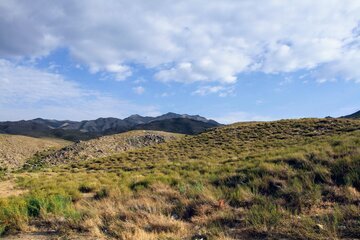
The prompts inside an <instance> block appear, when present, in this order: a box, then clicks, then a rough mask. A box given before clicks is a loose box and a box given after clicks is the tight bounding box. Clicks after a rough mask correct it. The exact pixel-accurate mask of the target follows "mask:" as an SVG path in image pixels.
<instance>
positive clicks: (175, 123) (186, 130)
mask: <svg viewBox="0 0 360 240" xmlns="http://www.w3.org/2000/svg"><path fill="white" fill-rule="evenodd" d="M216 126H219V124H218V123H214V122H213V121H207V122H202V121H197V120H193V119H188V118H171V119H162V120H156V121H151V122H149V123H146V124H141V125H137V126H135V127H134V128H133V129H138V130H140V129H142V130H157V131H165V132H174V133H183V134H190V135H191V134H197V133H201V132H203V131H205V130H206V129H208V128H212V127H216Z"/></svg>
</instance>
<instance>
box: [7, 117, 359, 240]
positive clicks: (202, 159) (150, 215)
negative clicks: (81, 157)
mask: <svg viewBox="0 0 360 240" xmlns="http://www.w3.org/2000/svg"><path fill="white" fill-rule="evenodd" d="M13 177H14V178H16V179H17V183H18V186H20V187H22V188H26V189H28V190H29V193H28V194H27V195H24V196H19V197H13V198H7V199H2V200H0V233H1V234H13V233H16V232H19V231H20V232H21V231H29V230H33V229H34V228H38V229H41V228H47V229H54V230H57V231H59V233H60V234H64V235H71V234H75V235H76V234H80V233H81V234H87V235H89V236H93V237H97V238H103V237H104V238H105V237H106V238H115V239H201V238H203V239H264V238H267V239H279V238H286V239H340V238H357V237H359V236H360V230H359V229H360V208H359V203H360V193H359V191H360V122H359V121H355V120H354V121H350V120H316V119H308V120H291V121H278V122H272V123H247V124H235V125H231V126H227V127H222V128H217V129H213V130H210V131H208V132H205V133H203V134H200V135H197V136H192V137H184V138H181V139H178V140H175V141H172V142H168V143H164V144H159V145H156V146H150V147H146V148H142V149H138V150H133V151H128V152H125V153H122V154H119V155H114V156H111V157H106V158H99V159H95V160H87V161H77V162H74V163H70V164H67V165H61V166H57V167H52V168H47V169H42V170H39V171H34V172H20V173H17V174H14V176H13Z"/></svg>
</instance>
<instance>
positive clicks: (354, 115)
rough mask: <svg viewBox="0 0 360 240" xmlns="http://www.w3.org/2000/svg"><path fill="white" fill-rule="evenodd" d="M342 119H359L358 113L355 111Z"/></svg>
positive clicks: (359, 113)
mask: <svg viewBox="0 0 360 240" xmlns="http://www.w3.org/2000/svg"><path fill="white" fill-rule="evenodd" d="M342 118H360V111H357V112H355V113H353V114H350V115H346V116H343V117H342Z"/></svg>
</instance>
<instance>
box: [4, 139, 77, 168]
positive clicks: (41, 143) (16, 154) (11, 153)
mask: <svg viewBox="0 0 360 240" xmlns="http://www.w3.org/2000/svg"><path fill="white" fill-rule="evenodd" d="M70 143H71V142H68V141H65V140H61V139H54V138H52V139H51V138H33V137H26V136H19V135H7V134H0V168H1V169H5V168H9V169H11V168H16V167H19V166H21V165H22V164H23V163H24V161H25V160H26V159H27V158H30V157H31V156H33V155H34V154H35V153H36V152H38V151H43V150H47V149H60V148H62V147H64V146H66V145H68V144H70Z"/></svg>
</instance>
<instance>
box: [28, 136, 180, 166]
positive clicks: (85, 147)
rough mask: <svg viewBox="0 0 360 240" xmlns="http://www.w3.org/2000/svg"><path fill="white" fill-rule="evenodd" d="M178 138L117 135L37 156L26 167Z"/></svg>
mask: <svg viewBox="0 0 360 240" xmlns="http://www.w3.org/2000/svg"><path fill="white" fill-rule="evenodd" d="M179 137H181V135H180V134H174V133H167V132H159V131H145V130H138V131H130V132H126V133H119V134H114V135H110V136H104V137H100V138H97V139H92V140H89V141H81V142H78V143H74V144H72V145H69V146H66V147H64V148H62V149H60V150H57V151H55V152H53V153H50V154H48V155H45V156H43V155H37V156H35V157H34V158H32V159H30V160H29V161H28V162H27V167H28V168H34V167H37V166H38V165H39V164H40V165H57V164H60V163H66V162H71V163H73V162H75V161H80V160H88V159H94V158H100V157H105V156H111V155H113V154H117V153H121V152H124V151H129V150H133V149H137V148H142V147H146V146H150V145H154V144H159V143H165V142H167V141H171V140H175V139H177V138H179ZM39 158H40V159H39Z"/></svg>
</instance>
